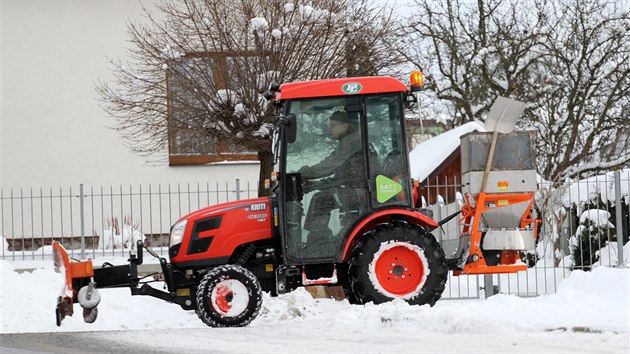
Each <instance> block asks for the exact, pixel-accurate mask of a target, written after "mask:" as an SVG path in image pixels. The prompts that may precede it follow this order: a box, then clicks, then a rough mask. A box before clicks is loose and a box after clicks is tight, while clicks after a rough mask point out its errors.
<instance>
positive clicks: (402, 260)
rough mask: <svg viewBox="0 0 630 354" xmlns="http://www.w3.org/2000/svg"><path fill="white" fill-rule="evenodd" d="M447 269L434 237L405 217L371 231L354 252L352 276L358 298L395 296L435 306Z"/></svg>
mask: <svg viewBox="0 0 630 354" xmlns="http://www.w3.org/2000/svg"><path fill="white" fill-rule="evenodd" d="M447 275H448V269H447V267H446V256H445V255H444V251H443V250H442V247H441V246H440V245H439V243H438V242H437V240H436V239H435V237H433V235H430V234H429V233H428V232H426V230H424V229H422V228H421V227H419V226H416V225H410V224H408V223H406V222H403V221H394V222H391V223H386V224H381V225H379V226H377V227H376V228H375V229H373V230H371V231H369V232H368V233H367V234H366V235H365V236H364V239H363V241H362V242H361V243H359V245H358V246H357V247H356V248H355V249H354V251H353V252H352V259H351V261H350V268H349V277H350V285H351V290H352V293H353V294H354V295H355V296H356V298H357V300H358V302H360V303H367V302H374V303H376V304H379V303H383V302H387V301H391V300H393V299H396V298H400V299H403V300H405V301H406V302H408V303H410V304H413V305H423V304H429V305H431V306H433V305H434V304H435V302H436V301H437V300H438V299H439V298H440V296H442V292H443V291H444V286H445V284H446V278H447Z"/></svg>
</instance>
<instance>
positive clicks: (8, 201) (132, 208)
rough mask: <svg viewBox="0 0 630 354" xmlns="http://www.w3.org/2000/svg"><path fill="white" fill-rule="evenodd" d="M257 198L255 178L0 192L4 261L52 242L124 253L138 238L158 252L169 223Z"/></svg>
mask: <svg viewBox="0 0 630 354" xmlns="http://www.w3.org/2000/svg"><path fill="white" fill-rule="evenodd" d="M255 196H257V184H256V183H255V182H250V181H246V182H241V181H240V179H235V180H233V181H229V182H213V183H210V182H206V183H186V184H175V185H172V184H166V185H135V186H134V185H126V186H123V185H120V186H84V185H82V184H81V185H79V186H76V187H67V188H47V189H44V188H36V189H33V188H29V189H24V188H23V189H8V190H4V189H2V190H0V235H2V236H4V242H5V243H6V244H5V245H4V247H2V251H1V254H0V256H1V257H2V259H6V260H12V261H16V260H38V259H50V257H51V255H52V249H51V246H50V245H51V244H52V241H53V240H55V241H59V242H61V243H62V244H63V245H64V247H66V248H67V249H68V251H69V252H70V256H71V257H75V258H97V257H106V256H123V257H126V256H127V253H128V251H129V247H130V245H133V244H134V243H135V241H136V240H137V239H139V238H140V237H145V236H146V238H147V240H146V242H147V244H148V245H150V246H152V247H154V248H155V249H157V250H158V251H160V252H162V254H164V252H165V251H166V250H165V249H163V246H166V245H167V244H168V233H169V230H170V227H171V225H172V224H173V223H174V222H175V221H176V220H177V219H179V218H180V217H181V216H183V215H185V214H187V213H190V212H192V211H195V210H198V209H201V208H203V207H206V206H209V205H214V204H218V203H223V202H228V201H234V200H239V199H241V198H252V197H255Z"/></svg>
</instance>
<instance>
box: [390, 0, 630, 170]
mask: <svg viewBox="0 0 630 354" xmlns="http://www.w3.org/2000/svg"><path fill="white" fill-rule="evenodd" d="M417 11H418V13H417V14H416V15H415V16H413V17H412V18H411V21H410V23H409V25H408V26H406V28H404V29H403V31H404V32H405V33H406V34H407V36H406V37H405V40H406V41H407V42H408V43H407V45H406V46H404V47H402V48H409V49H408V50H406V51H405V52H404V55H405V56H406V57H407V58H408V59H409V60H410V61H412V62H413V63H414V64H416V65H417V66H420V67H424V68H425V70H426V72H427V73H428V74H429V75H430V79H431V82H430V84H429V85H428V86H429V88H430V89H431V91H432V92H433V93H434V95H435V97H436V99H437V100H439V101H440V102H441V103H443V106H442V107H441V110H442V111H441V112H438V113H436V114H442V115H444V112H446V114H447V115H450V117H451V119H452V124H453V125H459V124H461V123H463V122H466V121H470V120H472V119H480V120H483V119H484V118H485V116H486V114H487V112H488V110H489V108H490V106H491V105H492V103H493V102H494V100H495V99H496V97H497V96H498V95H501V96H506V97H512V98H515V99H518V100H521V101H524V102H526V103H527V104H528V106H527V109H526V111H525V118H524V119H521V121H520V122H519V124H520V125H521V126H523V127H526V128H530V129H536V130H537V131H538V141H537V143H536V148H537V151H538V170H539V171H540V172H541V174H542V175H543V176H544V177H545V178H548V179H550V180H560V179H564V178H567V177H569V176H573V175H575V174H579V175H582V176H584V175H589V174H592V173H595V172H597V171H599V170H605V169H611V168H617V167H619V166H623V165H627V164H628V163H629V162H630V149H628V148H627V145H626V147H625V148H620V147H614V146H613V147H611V145H612V144H615V142H617V144H618V143H619V142H621V143H624V142H625V143H627V142H628V128H629V127H630V117H629V115H628V114H629V112H628V110H627V109H624V108H623V107H624V106H625V107H627V106H628V99H629V97H630V84H629V77H628V76H629V72H628V65H629V63H630V57H629V48H628V47H629V45H630V44H629V43H630V41H629V33H630V32H629V31H628V29H629V28H630V18H629V17H628V12H627V10H626V11H623V10H621V9H620V8H619V5H618V4H615V3H604V2H601V3H600V1H597V0H564V1H559V2H546V1H538V0H534V1H527V2H518V1H509V0H478V1H477V2H476V3H472V2H468V1H461V2H460V1H459V0H449V1H446V2H444V3H440V2H434V1H430V0H419V1H418V2H417ZM411 43H413V44H415V45H410V44H411Z"/></svg>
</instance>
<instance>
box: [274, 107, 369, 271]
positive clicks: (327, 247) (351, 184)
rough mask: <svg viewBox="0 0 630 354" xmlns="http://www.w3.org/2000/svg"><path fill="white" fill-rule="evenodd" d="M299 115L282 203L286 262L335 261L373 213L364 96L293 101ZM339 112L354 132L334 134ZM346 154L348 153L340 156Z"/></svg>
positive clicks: (287, 160)
mask: <svg viewBox="0 0 630 354" xmlns="http://www.w3.org/2000/svg"><path fill="white" fill-rule="evenodd" d="M287 104H288V107H287V111H286V113H287V114H288V113H293V114H295V116H296V122H297V134H296V139H295V142H293V143H287V144H286V146H285V149H284V153H283V154H282V155H283V163H281V168H282V167H284V171H282V172H283V174H282V175H283V176H284V177H283V178H282V179H281V191H280V197H281V198H282V202H281V203H280V206H281V211H280V217H281V229H282V231H283V232H281V234H282V241H283V246H284V249H285V258H286V261H287V263H289V264H308V263H324V262H332V261H335V260H336V259H337V256H338V255H339V254H340V253H341V250H342V249H343V246H344V244H343V242H344V239H345V236H346V235H347V234H348V232H349V230H350V229H351V227H352V226H353V225H354V224H355V223H356V222H357V221H358V220H359V219H360V218H361V217H362V216H364V215H365V214H366V212H367V211H368V209H369V202H368V201H369V197H368V179H369V178H368V174H367V168H366V162H365V156H366V155H365V151H364V146H365V137H366V134H365V133H366V132H365V130H364V126H365V110H364V106H363V98H362V97H360V96H346V97H332V98H318V99H303V100H294V101H290V102H287ZM335 112H345V115H346V116H347V117H348V120H349V122H350V123H349V124H350V125H352V127H351V129H353V130H352V131H351V132H350V133H349V134H351V136H350V135H346V136H344V137H343V138H341V139H340V138H339V137H338V136H334V133H335V130H336V129H338V127H337V126H336V124H338V121H335V120H331V116H333V114H334V113H335ZM340 151H342V152H341V153H340Z"/></svg>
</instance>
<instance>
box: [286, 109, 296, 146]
mask: <svg viewBox="0 0 630 354" xmlns="http://www.w3.org/2000/svg"><path fill="white" fill-rule="evenodd" d="M283 123H284V127H285V138H286V139H287V143H289V144H292V143H294V142H295V138H296V136H297V119H296V117H295V114H293V113H289V114H288V115H287V116H286V117H285V119H283Z"/></svg>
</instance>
